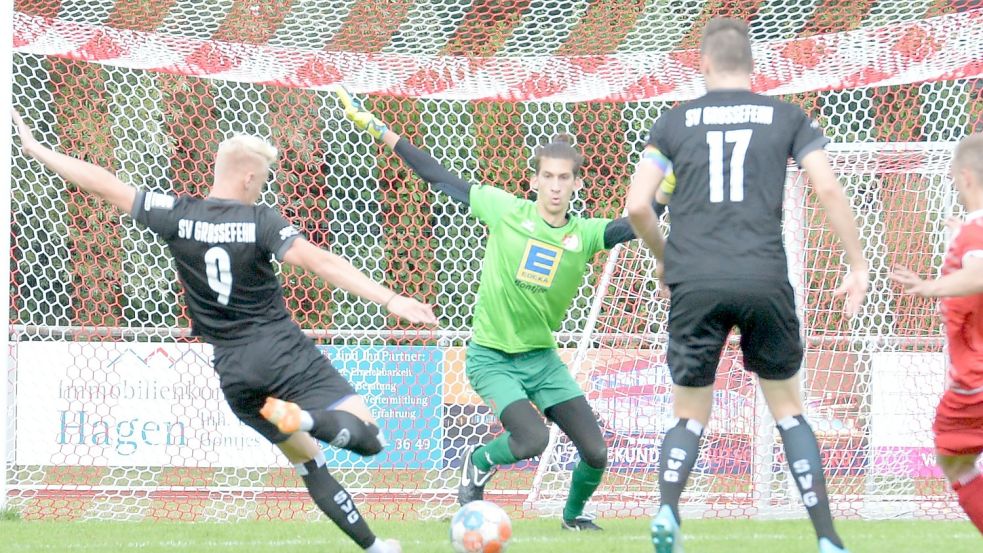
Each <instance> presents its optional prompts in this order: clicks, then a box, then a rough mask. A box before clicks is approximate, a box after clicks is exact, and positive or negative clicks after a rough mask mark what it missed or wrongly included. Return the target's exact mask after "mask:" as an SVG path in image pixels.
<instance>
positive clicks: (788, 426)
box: [758, 374, 847, 553]
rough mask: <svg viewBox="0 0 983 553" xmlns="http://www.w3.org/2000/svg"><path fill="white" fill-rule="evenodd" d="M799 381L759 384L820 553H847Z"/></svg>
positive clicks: (763, 382) (759, 381) (796, 376)
mask: <svg viewBox="0 0 983 553" xmlns="http://www.w3.org/2000/svg"><path fill="white" fill-rule="evenodd" d="M799 379H800V375H799V374H796V375H795V376H793V377H791V378H787V379H784V380H767V379H764V378H759V379H758V383H759V384H760V386H761V391H762V393H763V394H764V396H765V401H767V402H768V408H769V410H770V411H771V414H772V417H774V419H775V422H776V423H777V424H778V432H779V434H780V435H781V437H782V447H783V448H784V449H785V457H786V459H788V463H789V468H790V469H791V471H792V478H793V480H794V481H795V485H796V487H797V488H798V489H799V493H800V494H802V503H803V504H804V505H805V507H806V511H807V512H808V513H809V519H810V520H811V521H812V526H813V528H815V530H816V536H817V538H818V539H819V551H820V553H846V551H847V550H846V548H845V547H844V546H843V540H841V539H840V536H839V534H837V533H836V530H835V529H834V528H833V515H832V514H831V513H830V509H829V496H828V494H827V492H826V475H825V472H824V471H823V466H822V456H821V455H820V453H819V442H818V441H817V440H816V435H815V434H814V433H813V431H812V427H811V426H810V425H809V422H808V421H806V419H805V417H803V416H802V412H803V410H802V397H801V392H800V389H801V387H800V380H799Z"/></svg>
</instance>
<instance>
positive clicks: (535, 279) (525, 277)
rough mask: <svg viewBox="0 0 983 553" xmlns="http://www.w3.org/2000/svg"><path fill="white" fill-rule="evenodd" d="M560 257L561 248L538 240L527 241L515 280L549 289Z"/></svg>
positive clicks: (561, 253) (561, 254)
mask: <svg viewBox="0 0 983 553" xmlns="http://www.w3.org/2000/svg"><path fill="white" fill-rule="evenodd" d="M562 257H563V249H562V248H558V247H556V246H551V245H549V244H546V243H543V242H540V241H538V240H529V241H528V242H527V243H526V252H525V253H524V254H523V255H522V261H521V262H520V263H519V272H518V274H516V275H515V279H516V280H517V281H519V282H525V283H528V284H535V285H537V286H542V287H543V288H549V287H550V286H552V285H553V277H555V276H556V269H557V267H559V266H560V259H561V258H562Z"/></svg>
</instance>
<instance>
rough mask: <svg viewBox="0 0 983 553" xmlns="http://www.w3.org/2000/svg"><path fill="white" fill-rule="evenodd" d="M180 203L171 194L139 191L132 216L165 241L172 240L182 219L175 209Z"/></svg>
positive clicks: (131, 211)
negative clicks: (179, 220)
mask: <svg viewBox="0 0 983 553" xmlns="http://www.w3.org/2000/svg"><path fill="white" fill-rule="evenodd" d="M180 201H181V199H180V198H178V197H177V196H172V195H171V194H163V193H161V192H148V191H146V190H137V194H136V197H135V198H134V199H133V208H132V209H131V210H130V215H131V216H132V217H133V220H134V221H136V222H137V223H138V224H140V225H142V226H144V227H147V228H149V229H150V230H152V231H154V233H156V234H157V235H158V236H160V237H161V238H163V239H164V240H170V239H172V238H174V235H175V234H177V222H178V219H179V218H180V217H178V215H177V211H176V210H175V207H176V206H177V205H178V202H180Z"/></svg>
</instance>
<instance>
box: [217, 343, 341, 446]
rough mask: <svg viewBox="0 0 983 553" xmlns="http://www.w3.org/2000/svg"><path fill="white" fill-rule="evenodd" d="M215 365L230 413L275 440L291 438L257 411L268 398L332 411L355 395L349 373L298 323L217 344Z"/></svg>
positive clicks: (307, 408)
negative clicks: (248, 339) (240, 341)
mask: <svg viewBox="0 0 983 553" xmlns="http://www.w3.org/2000/svg"><path fill="white" fill-rule="evenodd" d="M271 330H272V329H271ZM212 364H213V366H214V367H215V372H217V373H218V377H219V380H220V382H221V385H222V392H223V393H224V394H225V400H226V401H227V402H228V404H229V407H231V408H232V412H233V413H235V415H236V416H237V417H239V420H241V421H242V422H244V423H246V424H248V425H249V426H250V427H252V428H254V429H255V430H256V431H257V432H259V433H260V434H262V435H263V437H264V438H266V439H267V440H269V441H270V442H272V443H274V444H276V443H280V442H282V441H284V440H286V439H287V438H289V437H290V436H289V435H287V434H284V433H282V432H280V431H279V430H278V429H277V427H276V426H274V425H273V424H271V423H270V422H268V421H267V420H266V419H264V418H263V417H262V415H260V414H259V410H260V409H261V408H262V407H263V404H264V403H265V402H266V398H267V397H269V396H273V397H275V398H278V399H283V400H286V401H292V402H294V403H296V404H298V405H300V407H301V408H302V409H304V410H306V411H315V410H319V409H330V408H331V407H333V406H334V405H336V404H337V403H338V402H340V401H341V400H343V399H344V398H346V397H348V396H351V395H354V394H355V389H354V388H352V386H351V384H349V383H348V381H347V380H345V377H343V376H341V374H340V373H338V371H337V370H336V369H335V368H334V367H333V366H332V365H331V362H330V361H328V358H327V357H325V356H324V355H322V354H321V351H320V350H319V349H318V348H317V346H316V345H315V344H314V342H313V341H312V340H311V339H310V338H308V337H307V336H305V335H304V333H303V332H301V331H300V329H299V328H297V326H296V325H294V324H291V325H290V327H289V328H282V327H281V328H278V329H276V330H272V331H271V332H270V333H269V334H268V335H265V336H262V337H260V338H258V339H257V340H256V341H254V342H249V343H246V344H242V345H236V346H215V348H214V358H213V360H212Z"/></svg>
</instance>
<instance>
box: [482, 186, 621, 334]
mask: <svg viewBox="0 0 983 553" xmlns="http://www.w3.org/2000/svg"><path fill="white" fill-rule="evenodd" d="M470 203H471V212H472V213H474V215H475V217H477V218H478V219H479V220H480V221H481V222H483V223H484V224H485V225H487V227H488V243H487V244H486V247H485V258H484V263H483V265H482V268H481V283H480V284H479V286H478V303H477V305H476V306H475V311H474V323H473V327H474V328H473V331H474V337H473V339H472V340H473V341H474V342H475V343H477V344H479V345H482V346H485V347H487V348H494V349H497V350H500V351H504V352H506V353H520V352H525V351H531V350H534V349H541V348H555V347H556V340H555V339H554V338H553V331H555V330H557V329H558V328H559V327H560V323H561V322H562V321H563V316H564V314H565V313H566V311H567V308H569V307H570V303H571V302H572V301H573V297H574V295H575V294H576V293H577V290H578V289H579V288H580V285H581V284H582V283H583V281H584V273H585V272H586V271H587V264H588V263H589V262H590V261H591V260H592V259H593V258H594V255H595V254H596V253H597V252H599V251H601V250H603V249H604V229H605V228H606V227H607V225H608V223H610V222H611V220H610V219H585V218H582V217H576V216H573V215H571V216H569V218H568V220H567V224H565V225H564V226H562V227H552V226H550V225H549V224H548V223H546V221H544V220H543V219H542V217H540V216H539V213H538V212H537V211H536V205H535V204H534V203H533V202H531V201H528V200H523V199H520V198H517V197H515V196H513V195H511V194H509V193H508V192H505V191H503V190H500V189H497V188H493V187H490V186H472V187H471V194H470Z"/></svg>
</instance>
